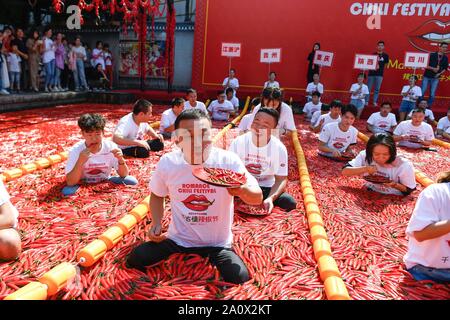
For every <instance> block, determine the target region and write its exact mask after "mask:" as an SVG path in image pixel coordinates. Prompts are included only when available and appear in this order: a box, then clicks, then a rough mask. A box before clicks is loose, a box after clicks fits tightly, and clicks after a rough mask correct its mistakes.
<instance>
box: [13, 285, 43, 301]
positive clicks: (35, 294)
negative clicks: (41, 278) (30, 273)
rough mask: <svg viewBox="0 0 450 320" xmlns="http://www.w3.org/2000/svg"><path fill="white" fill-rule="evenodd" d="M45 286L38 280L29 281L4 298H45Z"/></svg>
mask: <svg viewBox="0 0 450 320" xmlns="http://www.w3.org/2000/svg"><path fill="white" fill-rule="evenodd" d="M46 299H47V286H46V285H45V284H43V283H40V282H36V281H34V282H30V283H29V284H27V285H26V286H23V287H22V288H20V289H19V290H17V291H15V292H13V293H11V294H10V295H8V296H7V297H6V298H5V300H46Z"/></svg>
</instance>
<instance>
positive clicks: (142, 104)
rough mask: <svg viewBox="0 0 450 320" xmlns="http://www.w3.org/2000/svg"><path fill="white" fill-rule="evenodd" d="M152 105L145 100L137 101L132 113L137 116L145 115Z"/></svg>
mask: <svg viewBox="0 0 450 320" xmlns="http://www.w3.org/2000/svg"><path fill="white" fill-rule="evenodd" d="M152 106H153V105H152V103H151V102H150V101H148V100H145V99H139V100H138V101H136V102H135V103H134V105H133V113H134V114H135V115H136V116H137V115H138V114H139V113H141V112H143V113H147V112H148V110H149V109H150V108H151V107H152Z"/></svg>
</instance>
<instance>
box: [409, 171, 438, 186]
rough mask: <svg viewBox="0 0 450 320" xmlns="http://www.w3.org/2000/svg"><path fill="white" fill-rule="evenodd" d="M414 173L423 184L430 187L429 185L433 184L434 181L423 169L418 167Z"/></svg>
mask: <svg viewBox="0 0 450 320" xmlns="http://www.w3.org/2000/svg"><path fill="white" fill-rule="evenodd" d="M414 173H415V175H416V180H417V182H419V183H420V184H421V185H422V186H424V187H428V186H429V185H431V184H433V183H434V181H433V180H431V179H430V178H428V177H427V175H426V174H425V173H423V172H422V171H419V170H418V169H415V170H414Z"/></svg>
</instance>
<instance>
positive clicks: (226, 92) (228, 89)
mask: <svg viewBox="0 0 450 320" xmlns="http://www.w3.org/2000/svg"><path fill="white" fill-rule="evenodd" d="M229 92H234V90H233V88H230V87H228V88H227V90H225V94H228V93H229Z"/></svg>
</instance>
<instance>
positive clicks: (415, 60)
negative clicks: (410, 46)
mask: <svg viewBox="0 0 450 320" xmlns="http://www.w3.org/2000/svg"><path fill="white" fill-rule="evenodd" d="M428 57H429V54H428V53H423V52H406V54H405V67H406V68H414V69H416V68H425V67H426V66H428Z"/></svg>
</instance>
